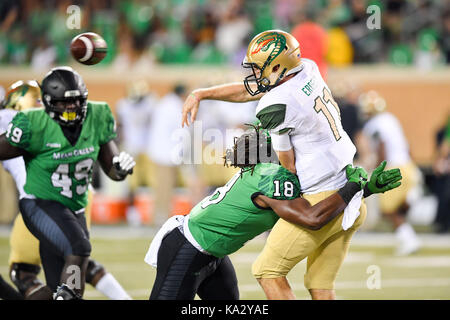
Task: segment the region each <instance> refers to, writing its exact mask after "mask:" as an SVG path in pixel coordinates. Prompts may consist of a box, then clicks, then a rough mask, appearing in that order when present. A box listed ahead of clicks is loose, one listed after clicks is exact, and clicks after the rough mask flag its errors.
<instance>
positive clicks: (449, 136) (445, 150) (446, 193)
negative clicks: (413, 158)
mask: <svg viewBox="0 0 450 320" xmlns="http://www.w3.org/2000/svg"><path fill="white" fill-rule="evenodd" d="M436 142H437V144H436V149H437V155H436V160H435V162H434V164H433V173H434V174H435V180H434V183H433V186H432V189H433V191H434V193H435V194H436V196H437V198H438V209H437V214H436V218H435V220H434V224H435V228H436V231H437V232H439V233H443V232H448V231H450V116H448V117H447V124H446V125H445V126H444V127H443V128H442V129H441V130H439V132H438V134H437V135H436Z"/></svg>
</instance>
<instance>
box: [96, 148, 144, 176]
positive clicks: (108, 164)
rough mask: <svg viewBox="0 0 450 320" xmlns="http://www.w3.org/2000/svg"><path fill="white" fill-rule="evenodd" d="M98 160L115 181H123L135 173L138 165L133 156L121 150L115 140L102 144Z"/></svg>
mask: <svg viewBox="0 0 450 320" xmlns="http://www.w3.org/2000/svg"><path fill="white" fill-rule="evenodd" d="M98 161H99V163H100V165H101V167H102V169H103V171H104V172H105V173H106V175H108V177H110V178H111V179H112V180H114V181H122V180H124V179H125V178H126V176H127V175H129V174H132V173H133V167H134V166H135V165H136V162H135V161H134V159H133V157H131V156H130V155H129V154H128V153H126V152H120V153H119V148H118V147H117V145H116V143H115V142H114V140H110V141H109V142H107V143H105V144H103V145H101V146H100V152H99V155H98Z"/></svg>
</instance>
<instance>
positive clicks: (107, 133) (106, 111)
mask: <svg viewBox="0 0 450 320" xmlns="http://www.w3.org/2000/svg"><path fill="white" fill-rule="evenodd" d="M100 119H101V123H102V131H101V132H100V139H99V144H100V145H103V144H105V143H108V142H109V141H111V140H113V139H115V138H116V137H117V130H116V120H115V119H114V115H113V113H112V111H111V109H110V108H109V106H108V104H106V103H105V104H103V105H102V110H101V117H100Z"/></svg>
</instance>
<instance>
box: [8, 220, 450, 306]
mask: <svg viewBox="0 0 450 320" xmlns="http://www.w3.org/2000/svg"><path fill="white" fill-rule="evenodd" d="M123 229H126V228H123ZM105 231H106V232H105ZM139 231H140V233H139V234H145V233H146V230H145V229H139ZM124 233H127V232H122V231H121V229H120V228H111V230H110V231H108V228H107V227H102V228H101V232H99V234H97V235H96V230H95V229H94V230H93V231H92V236H93V239H92V244H93V254H92V256H93V258H95V259H97V260H98V261H99V262H101V263H102V264H103V265H104V266H105V267H106V269H107V270H108V271H109V272H111V273H112V274H114V276H115V277H116V278H117V279H118V280H119V282H120V283H121V284H122V285H123V287H124V288H125V289H126V290H127V292H128V293H129V294H130V295H131V296H132V297H133V298H134V299H147V298H148V296H149V294H150V291H151V288H152V284H153V281H154V278H155V270H154V269H153V268H152V267H150V266H149V265H147V264H146V263H145V262H144V261H143V259H144V256H145V254H146V252H147V249H148V247H149V244H150V240H151V236H149V235H144V236H143V237H140V235H139V234H138V235H137V236H136V235H131V236H130V237H128V236H126V235H125V236H124ZM128 233H130V232H128ZM149 233H150V232H149ZM115 234H116V235H118V236H119V237H120V238H118V237H116V236H115ZM151 234H152V233H151ZM428 237H430V236H428ZM380 239H381V240H380ZM436 239H437V240H436ZM264 241H265V238H264V237H262V236H261V237H259V238H257V239H254V240H253V241H251V242H249V243H248V244H247V245H246V246H245V247H244V248H243V249H241V250H240V251H238V252H237V253H235V254H233V255H231V259H232V261H233V264H234V266H235V268H236V272H237V275H238V280H239V289H240V293H241V299H265V296H264V294H263V292H262V290H261V289H260V287H259V285H258V284H257V282H256V281H255V280H254V279H253V277H252V275H251V272H250V270H251V265H252V262H253V261H254V259H255V258H256V257H257V255H258V253H259V252H260V250H261V249H262V247H263V245H264ZM393 243H394V241H393V237H392V235H389V234H388V235H385V236H384V237H381V238H380V237H379V236H377V235H376V234H375V235H373V236H370V235H369V236H368V235H367V234H364V233H361V234H357V235H356V236H355V239H354V241H353V242H352V245H351V247H350V252H349V254H348V256H347V258H346V260H345V262H344V265H343V266H342V268H341V271H340V274H339V275H338V278H337V281H336V294H337V298H338V299H346V300H347V299H450V237H449V236H446V237H436V236H432V237H430V238H426V241H425V242H424V247H423V248H422V249H421V251H419V252H418V253H416V254H414V255H411V256H408V257H395V256H394V255H393V250H394V247H393ZM8 254H9V244H8V237H7V234H5V233H3V234H1V236H0V273H1V275H2V276H3V277H4V278H5V279H7V278H9V277H8V266H7V260H8ZM305 266H306V263H305V261H303V262H302V263H300V264H299V265H297V266H296V267H295V268H294V269H293V270H292V272H291V273H290V274H289V276H288V278H289V281H290V283H291V285H292V287H293V289H294V290H295V294H296V295H297V298H298V299H309V294H308V293H307V291H306V290H305V289H304V287H303V275H304V272H305ZM370 266H375V267H371V268H376V269H377V270H378V271H379V275H380V282H379V284H380V288H379V289H369V288H368V286H367V282H368V279H369V277H370V276H371V275H372V274H369V273H368V268H369V267H370ZM369 270H370V268H369ZM41 278H42V275H41ZM369 282H370V281H369ZM85 298H86V299H105V297H104V296H102V295H101V293H99V292H98V291H96V290H95V289H94V288H92V287H91V286H87V287H86V292H85Z"/></svg>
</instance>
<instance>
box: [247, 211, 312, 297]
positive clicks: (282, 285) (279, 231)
mask: <svg viewBox="0 0 450 320" xmlns="http://www.w3.org/2000/svg"><path fill="white" fill-rule="evenodd" d="M316 236H317V235H316V234H314V232H313V231H311V230H307V229H305V228H302V227H299V226H296V225H294V224H292V223H289V222H287V221H284V220H282V219H279V220H278V222H277V223H276V224H275V226H274V227H273V228H272V231H271V232H270V234H269V237H268V238H267V241H266V244H265V246H264V248H263V250H262V252H261V253H260V255H259V256H258V258H257V259H256V260H255V262H254V263H253V266H252V273H253V276H254V277H255V278H256V279H257V280H258V283H259V284H260V285H261V287H262V289H263V290H264V293H265V294H266V297H267V298H268V299H277V300H278V299H279V300H288V299H295V295H294V293H293V291H292V290H291V287H290V285H289V283H288V281H287V278H286V275H287V274H288V273H289V271H291V269H292V268H293V267H294V266H295V265H296V264H297V263H299V262H300V261H301V260H303V259H304V258H306V257H307V256H308V255H309V254H310V252H312V251H313V250H314V249H315V248H316V243H317V241H318V239H317V237H316Z"/></svg>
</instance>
